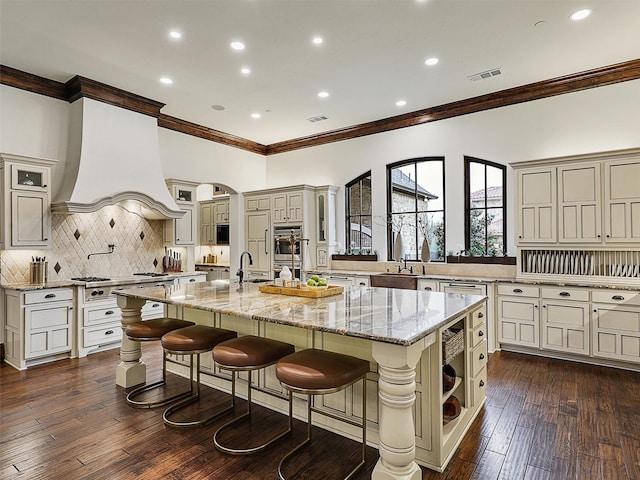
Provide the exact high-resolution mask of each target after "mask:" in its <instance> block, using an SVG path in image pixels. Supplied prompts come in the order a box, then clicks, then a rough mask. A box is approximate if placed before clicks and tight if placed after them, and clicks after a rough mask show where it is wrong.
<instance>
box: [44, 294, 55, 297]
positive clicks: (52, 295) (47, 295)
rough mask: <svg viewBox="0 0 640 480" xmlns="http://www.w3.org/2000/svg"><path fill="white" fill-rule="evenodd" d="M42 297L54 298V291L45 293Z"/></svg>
mask: <svg viewBox="0 0 640 480" xmlns="http://www.w3.org/2000/svg"><path fill="white" fill-rule="evenodd" d="M44 298H56V294H55V293H47V294H46V295H45V296H44Z"/></svg>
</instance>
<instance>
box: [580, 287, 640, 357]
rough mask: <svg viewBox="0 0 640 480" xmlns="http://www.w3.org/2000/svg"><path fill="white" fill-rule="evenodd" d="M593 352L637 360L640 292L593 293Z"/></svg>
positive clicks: (638, 353)
mask: <svg viewBox="0 0 640 480" xmlns="http://www.w3.org/2000/svg"><path fill="white" fill-rule="evenodd" d="M591 300H592V302H593V303H592V309H593V329H592V336H593V356H594V357H600V358H605V359H610V360H621V361H625V362H633V363H640V292H632V291H628V290H620V291H615V290H604V289H603V290H600V291H594V292H593V293H592V299H591Z"/></svg>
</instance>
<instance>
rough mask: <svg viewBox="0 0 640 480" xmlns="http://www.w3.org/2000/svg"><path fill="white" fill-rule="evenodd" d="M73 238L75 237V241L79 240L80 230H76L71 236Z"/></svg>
mask: <svg viewBox="0 0 640 480" xmlns="http://www.w3.org/2000/svg"><path fill="white" fill-rule="evenodd" d="M73 236H74V237H76V240H78V239H79V238H80V230H78V229H76V231H75V233H74V234H73Z"/></svg>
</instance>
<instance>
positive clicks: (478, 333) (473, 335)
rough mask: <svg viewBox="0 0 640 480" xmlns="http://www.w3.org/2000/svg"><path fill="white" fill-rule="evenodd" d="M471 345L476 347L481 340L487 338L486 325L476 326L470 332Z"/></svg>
mask: <svg viewBox="0 0 640 480" xmlns="http://www.w3.org/2000/svg"><path fill="white" fill-rule="evenodd" d="M469 335H470V336H469V346H470V347H471V348H475V347H476V346H478V345H480V342H482V341H483V340H486V339H487V329H486V327H485V326H484V325H480V326H479V327H478V328H474V329H473V330H472V331H471V332H470V334H469Z"/></svg>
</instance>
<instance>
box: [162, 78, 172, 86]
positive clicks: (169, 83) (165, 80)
mask: <svg viewBox="0 0 640 480" xmlns="http://www.w3.org/2000/svg"><path fill="white" fill-rule="evenodd" d="M160 83H164V84H165V85H171V84H172V83H173V80H171V79H170V78H169V77H160Z"/></svg>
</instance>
